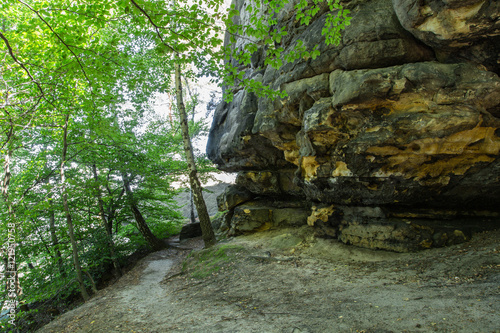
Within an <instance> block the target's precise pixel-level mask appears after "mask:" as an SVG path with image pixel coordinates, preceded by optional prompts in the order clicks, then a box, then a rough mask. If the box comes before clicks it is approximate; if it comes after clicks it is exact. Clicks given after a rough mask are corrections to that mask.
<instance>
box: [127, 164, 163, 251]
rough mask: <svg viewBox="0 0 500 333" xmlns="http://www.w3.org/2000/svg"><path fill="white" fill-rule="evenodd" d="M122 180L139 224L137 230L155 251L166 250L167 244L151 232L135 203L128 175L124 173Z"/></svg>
mask: <svg viewBox="0 0 500 333" xmlns="http://www.w3.org/2000/svg"><path fill="white" fill-rule="evenodd" d="M122 179H123V186H124V187H125V192H126V193H127V198H128V202H129V205H130V209H131V210H132V213H133V214H134V218H135V221H136V223H137V228H138V229H139V232H140V233H141V235H142V237H144V239H145V240H146V242H148V244H149V246H150V247H151V248H152V249H153V250H155V251H159V250H162V249H164V248H165V247H166V244H165V243H163V242H162V241H161V240H159V239H158V238H157V237H156V236H155V235H154V234H153V233H152V232H151V230H150V229H149V227H148V225H147V223H146V220H145V219H144V217H143V216H142V214H141V211H140V210H139V207H137V204H136V203H135V201H134V195H133V193H132V190H131V189H130V180H129V179H128V177H127V175H126V174H124V173H122Z"/></svg>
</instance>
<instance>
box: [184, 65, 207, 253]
mask: <svg viewBox="0 0 500 333" xmlns="http://www.w3.org/2000/svg"><path fill="white" fill-rule="evenodd" d="M175 57H176V60H178V56H177V55H176V56H175ZM175 91H176V99H177V109H178V111H179V117H180V120H181V129H182V139H183V141H184V151H185V152H186V159H187V163H188V169H189V184H190V185H191V190H192V191H193V199H194V203H195V205H196V210H197V211H198V217H199V219H200V225H201V231H202V234H203V241H204V242H205V247H206V248H208V247H211V246H212V245H214V244H215V243H216V239H215V234H214V231H213V229H212V223H211V222H210V216H209V215H208V210H207V206H206V204H205V199H203V195H202V190H203V189H202V187H201V184H200V180H199V179H198V170H197V168H196V162H195V159H194V154H193V146H192V144H191V138H190V137H189V127H188V120H187V115H186V107H185V105H184V100H183V98H182V83H181V66H180V64H179V63H178V62H177V61H176V63H175Z"/></svg>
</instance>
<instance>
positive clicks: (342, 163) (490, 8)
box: [207, 0, 500, 251]
mask: <svg viewBox="0 0 500 333" xmlns="http://www.w3.org/2000/svg"><path fill="white" fill-rule="evenodd" d="M236 2H237V4H238V3H239V2H240V0H236ZM239 5H241V4H239ZM345 6H347V7H349V8H350V9H351V10H352V13H353V19H352V21H351V26H349V27H348V28H347V29H346V30H345V32H344V34H343V39H342V43H341V44H340V45H339V46H327V45H325V43H324V42H323V38H322V37H321V28H322V26H323V23H324V19H325V13H323V15H320V16H319V18H318V19H317V20H316V21H315V22H313V23H312V24H311V25H310V26H308V27H306V28H304V27H296V26H295V24H294V21H293V12H292V11H291V10H290V11H289V12H286V13H281V14H280V21H279V23H278V28H279V27H280V26H287V28H288V29H289V30H288V31H289V36H288V38H287V39H285V40H284V41H283V42H282V45H281V46H282V47H284V48H285V49H286V48H293V47H294V45H295V43H296V40H297V38H301V39H303V40H304V41H305V44H306V45H308V46H310V47H312V46H314V45H316V44H319V45H320V49H321V51H322V55H321V56H320V57H318V58H317V59H315V60H312V59H307V60H304V59H302V60H299V61H296V62H295V63H294V64H287V65H284V66H283V67H282V68H280V69H279V70H275V69H272V68H270V67H267V68H262V59H260V58H262V57H260V58H259V57H255V61H254V62H253V63H252V65H251V66H249V67H248V68H242V70H244V71H245V75H246V76H248V77H255V78H259V79H260V80H262V81H263V82H264V83H268V84H271V85H272V86H273V87H274V88H276V89H284V90H286V91H287V92H288V97H286V98H284V99H282V100H275V101H271V100H268V99H265V98H256V97H255V95H254V94H252V93H248V92H247V91H245V90H242V91H239V92H237V93H236V95H235V99H234V101H233V102H232V103H230V104H225V103H223V104H221V105H219V107H218V108H217V111H216V115H215V119H214V123H213V126H212V129H211V132H210V140H209V146H208V147H207V153H208V155H209V157H210V158H211V159H212V160H213V161H214V162H215V163H216V164H217V165H218V167H219V168H220V169H221V170H226V171H240V174H239V176H238V181H237V183H238V185H239V186H242V187H244V188H246V189H247V190H248V191H249V192H251V193H252V194H253V195H254V196H258V197H259V198H260V199H259V200H260V201H259V200H257V201H256V202H260V203H262V202H266V204H265V205H263V206H262V209H261V210H259V209H256V208H255V207H256V206H255V205H257V204H256V203H253V204H252V205H253V206H252V207H253V208H252V209H250V208H242V207H243V206H236V207H235V208H234V209H233V211H232V212H231V214H232V213H233V212H234V215H233V217H232V221H233V222H231V223H233V227H232V229H231V230H233V233H237V232H238V231H240V232H243V231H251V230H254V229H262V228H264V227H263V225H267V226H274V225H275V223H274V222H273V221H272V218H269V217H265V216H272V212H273V208H272V207H273V205H272V204H271V203H272V202H273V201H272V200H273V198H280V200H281V202H283V201H284V200H289V201H290V202H296V201H297V200H300V201H302V202H305V203H307V204H308V207H309V208H308V210H309V213H308V218H303V224H309V225H311V226H312V227H314V228H317V231H318V234H319V235H323V236H325V237H334V238H338V239H340V240H341V241H344V242H346V243H350V244H354V245H358V246H364V247H370V248H380V249H389V250H394V251H413V250H418V249H422V248H428V247H431V246H443V245H449V244H454V243H457V242H460V241H464V240H467V239H468V237H470V234H471V233H470V231H471V230H472V229H473V228H482V227H486V226H490V227H491V226H498V221H499V219H500V217H499V216H500V214H499V212H500V154H499V152H500V129H499V128H500V78H499V77H498V68H499V67H498V66H499V65H498V64H499V63H500V57H499V50H498V45H499V44H500V43H498V35H499V26H498V24H499V23H498V22H500V21H499V20H498V15H499V10H498V3H497V2H495V1H459V0H447V1H437V0H436V1H432V0H431V1H426V2H425V5H423V4H422V2H421V1H417V0H393V1H390V0H376V1H352V2H350V3H346V4H345ZM492 44H493V45H492ZM234 47H241V43H240V44H238V45H235V46H234ZM260 52H261V53H262V52H264V51H263V50H261V51H260ZM259 59H260V60H259ZM265 198H268V199H265ZM266 200H267V201H266ZM246 204H248V203H246ZM242 205H245V204H242ZM242 209H243V210H242ZM245 209H247V210H250V211H251V212H252V213H251V214H250V213H248V214H247V215H245V214H242V213H241V211H243V212H244V211H245ZM276 209H278V208H277V207H276ZM301 209H303V208H301ZM257 211H259V212H258V213H257ZM265 211H270V212H271V213H269V214H271V215H269V214H267V213H264V212H265ZM253 212H255V214H254V213H253ZM266 214H267V215H266ZM253 215H255V216H257V217H255V218H253V217H251V216H253ZM261 215H262V216H261ZM302 215H303V214H298V216H300V217H301V218H302ZM260 218H262V221H261V222H262V223H257V222H255V221H256V220H257V219H260ZM245 219H246V220H245ZM242 221H246V222H242ZM248 221H252V222H251V223H250V222H248ZM266 223H267V224H266ZM294 223H297V222H294ZM237 225H239V226H240V227H236V226H237ZM253 226H255V227H253Z"/></svg>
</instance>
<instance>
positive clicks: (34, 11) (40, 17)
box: [17, 0, 92, 85]
mask: <svg viewBox="0 0 500 333" xmlns="http://www.w3.org/2000/svg"><path fill="white" fill-rule="evenodd" d="M17 1H18V2H20V3H22V4H23V5H25V6H26V7H28V9H29V10H31V11H32V12H33V13H35V14H36V16H38V18H39V19H40V20H42V22H43V23H45V25H46V26H47V27H48V28H49V29H50V31H52V33H53V34H54V35H55V36H56V37H57V39H59V41H60V42H61V43H62V44H63V45H64V46H65V47H66V48H67V49H68V51H69V52H71V54H72V55H73V57H75V59H76V61H77V62H78V65H80V68H81V69H82V73H83V76H85V79H87V81H88V83H89V84H90V85H92V82H91V81H90V79H89V77H88V76H87V72H86V71H85V68H84V67H83V64H82V62H81V61H80V58H78V56H77V55H76V53H75V52H73V50H72V49H71V48H70V47H69V45H68V44H66V42H65V41H64V40H63V39H62V38H61V36H59V34H58V33H57V32H55V31H54V29H53V28H52V26H51V25H50V24H49V23H48V22H47V21H46V20H45V19H44V18H43V17H42V16H41V15H40V13H39V12H38V10H35V9H34V8H32V7H31V6H30V5H28V4H27V3H25V2H23V1H21V0H17Z"/></svg>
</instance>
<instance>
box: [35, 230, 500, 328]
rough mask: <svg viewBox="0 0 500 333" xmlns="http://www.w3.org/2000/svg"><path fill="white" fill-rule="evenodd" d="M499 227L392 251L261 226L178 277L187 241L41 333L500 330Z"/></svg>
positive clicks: (195, 259)
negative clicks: (446, 244) (447, 242)
mask: <svg viewBox="0 0 500 333" xmlns="http://www.w3.org/2000/svg"><path fill="white" fill-rule="evenodd" d="M499 236H500V231H494V232H488V233H482V234H478V235H476V236H475V237H474V239H473V240H472V241H471V242H469V243H466V244H461V245H457V246H453V247H450V248H443V249H432V250H428V251H424V252H420V253H417V254H397V253H390V252H384V251H371V250H366V249H358V248H354V247H351V246H346V245H343V244H339V243H338V242H335V241H329V240H321V239H315V238H314V237H312V235H311V234H310V233H309V231H308V230H307V229H305V228H304V229H297V230H291V229H290V230H279V231H268V232H262V233H258V234H256V235H253V236H246V237H237V238H235V239H232V240H230V241H227V242H223V243H221V244H220V245H219V246H218V248H217V249H215V250H213V251H212V252H207V251H206V250H204V251H202V252H196V253H195V254H194V255H192V256H191V258H189V259H188V260H187V261H186V262H185V263H184V268H186V267H187V270H185V273H184V274H179V275H176V274H177V273H179V272H180V268H181V267H182V266H183V264H182V260H183V258H184V257H185V252H186V251H177V250H173V249H170V250H164V251H160V252H156V253H153V254H151V255H149V256H148V257H146V258H144V259H143V260H142V261H141V262H140V264H138V265H137V266H136V267H135V268H134V269H133V270H131V271H130V272H129V273H127V274H126V275H125V276H124V277H123V278H122V279H120V281H118V282H117V283H116V284H114V285H113V286H111V287H109V288H107V289H105V290H102V291H100V292H99V293H98V294H97V295H96V296H95V297H94V298H93V299H92V300H90V301H89V302H87V303H86V304H84V305H82V306H81V307H79V308H77V309H75V310H72V311H70V312H68V313H66V314H64V315H62V316H60V317H59V318H57V319H56V320H55V321H54V322H52V323H50V324H49V325H47V326H45V327H44V328H42V329H41V330H39V331H38V332H40V333H47V332H57V333H63V332H72V333H73V332H103V333H104V332H148V333H155V332H158V333H163V332H201V333H206V332H217V333H219V332H228V333H229V332H231V333H233V332H259V333H260V332H287V333H299V332H310V333H312V332H377V333H382V332H434V331H435V332H464V333H470V332H488V333H489V332H500V317H499V315H498V313H500V302H499V301H500V258H499V253H500V246H499V242H498V240H499V239H500V237H499ZM198 243H199V241H198ZM172 275H174V276H172Z"/></svg>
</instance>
